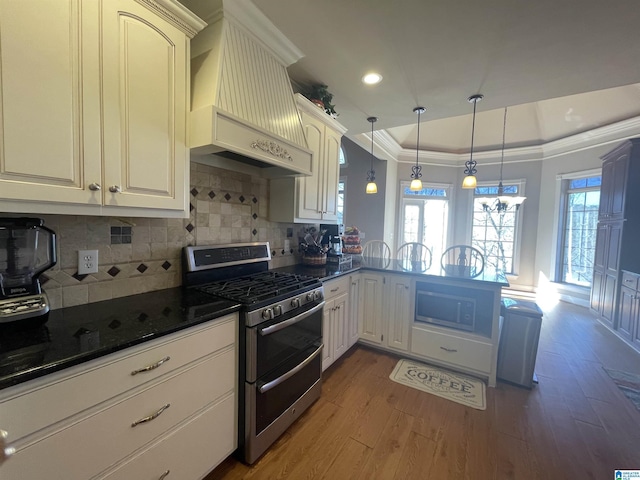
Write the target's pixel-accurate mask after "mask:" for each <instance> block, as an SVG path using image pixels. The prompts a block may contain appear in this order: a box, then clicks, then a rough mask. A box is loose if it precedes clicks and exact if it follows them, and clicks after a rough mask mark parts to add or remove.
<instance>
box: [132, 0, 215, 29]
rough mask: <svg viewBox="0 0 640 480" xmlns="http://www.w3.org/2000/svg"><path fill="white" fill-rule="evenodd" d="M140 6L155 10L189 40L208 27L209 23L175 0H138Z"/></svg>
mask: <svg viewBox="0 0 640 480" xmlns="http://www.w3.org/2000/svg"><path fill="white" fill-rule="evenodd" d="M136 2H138V3H139V4H141V5H143V6H144V7H146V8H148V9H149V10H153V11H154V12H155V13H156V15H159V16H160V17H162V18H163V19H164V20H166V21H167V22H169V23H171V24H172V25H174V26H175V27H177V28H179V29H180V30H181V31H182V32H183V33H184V34H185V35H187V36H188V37H189V38H193V37H195V35H196V34H197V33H198V32H199V31H200V30H202V29H203V28H204V27H206V26H207V23H206V22H205V21H204V20H202V19H201V18H200V17H198V16H197V15H196V14H194V13H193V12H192V11H191V10H189V9H188V8H187V7H185V6H184V5H182V4H181V3H178V2H175V1H173V0H136Z"/></svg>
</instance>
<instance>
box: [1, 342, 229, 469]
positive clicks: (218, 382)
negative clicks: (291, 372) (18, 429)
mask: <svg viewBox="0 0 640 480" xmlns="http://www.w3.org/2000/svg"><path fill="white" fill-rule="evenodd" d="M235 366H236V350H235V348H233V347H229V348H227V349H226V350H224V351H223V352H221V353H219V354H216V355H215V356H213V357H211V358H209V359H207V360H206V361H203V362H201V363H198V364H196V365H194V366H193V367H191V368H189V369H188V370H186V371H184V372H182V373H180V374H178V375H175V376H173V377H171V378H167V379H165V380H163V381H161V382H160V383H158V384H156V385H154V386H152V387H151V388H148V389H146V390H144V391H142V392H140V393H138V394H136V395H134V396H132V397H129V398H126V399H124V400H122V401H119V402H117V403H115V404H113V405H110V406H108V407H107V408H105V409H104V410H102V411H98V412H96V413H95V414H92V415H91V416H89V417H87V418H85V419H84V420H82V421H79V422H77V423H75V424H70V425H69V426H68V427H67V428H65V429H63V430H61V431H60V432H58V433H56V434H54V435H51V436H48V437H46V438H44V439H42V440H40V441H37V442H35V443H34V444H32V445H30V446H28V447H26V448H24V449H21V450H18V452H17V453H16V455H15V457H13V458H11V461H7V462H6V463H5V464H4V465H3V466H2V478H3V480H18V479H20V480H22V479H27V478H34V479H35V478H60V479H65V480H73V479H78V480H86V479H88V478H91V477H92V476H93V475H96V474H97V473H99V472H102V471H104V470H105V469H107V468H109V467H110V466H111V465H112V464H113V463H115V462H117V461H119V460H120V459H122V458H124V457H126V456H127V455H129V454H130V453H131V452H134V451H136V450H138V449H139V448H141V447H142V446H144V445H146V444H147V443H149V442H151V441H152V440H153V439H155V438H158V437H160V436H161V435H163V434H164V433H165V432H167V431H169V430H170V429H171V428H172V427H174V426H176V425H178V424H179V423H181V422H183V421H184V420H185V419H186V418H188V417H190V416H191V415H193V414H195V413H196V412H197V411H198V410H200V409H203V408H204V407H206V405H208V404H209V403H211V402H213V401H214V400H215V399H217V398H219V397H221V396H222V395H224V394H228V393H230V392H233V391H234V389H235V384H236V368H235ZM165 405H170V406H169V407H168V408H166V409H165V410H164V411H163V412H162V413H160V414H159V415H158V416H157V417H156V418H155V419H153V420H150V421H148V422H146V423H140V424H138V425H136V426H133V425H132V424H133V422H135V421H138V420H140V419H142V418H145V417H149V416H152V415H153V414H154V413H157V412H158V411H159V409H161V407H163V406H165ZM45 471H46V472H51V473H52V474H53V477H52V476H51V475H48V474H44V475H43V473H45ZM55 475H59V477H56V476H55Z"/></svg>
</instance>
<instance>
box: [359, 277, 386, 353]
mask: <svg viewBox="0 0 640 480" xmlns="http://www.w3.org/2000/svg"><path fill="white" fill-rule="evenodd" d="M383 291H384V276H383V275H379V274H375V273H363V274H362V276H361V277H360V295H361V297H362V309H361V314H360V319H359V320H360V321H359V324H358V331H359V334H360V338H361V339H363V340H367V341H369V342H372V343H376V344H382V342H383V341H384V336H383V333H382V320H383V318H382V305H383V303H382V294H383Z"/></svg>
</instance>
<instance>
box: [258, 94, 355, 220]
mask: <svg viewBox="0 0 640 480" xmlns="http://www.w3.org/2000/svg"><path fill="white" fill-rule="evenodd" d="M296 100H297V103H298V107H299V108H300V114H301V117H302V124H303V126H304V130H305V136H306V138H307V144H308V146H309V149H310V150H311V151H312V152H313V159H312V167H311V170H312V174H311V176H308V177H298V178H278V179H272V180H271V202H270V204H269V219H270V220H271V221H276V222H295V223H304V222H316V221H323V222H328V223H335V222H336V221H337V218H338V216H337V213H338V212H337V205H338V181H339V179H340V163H339V162H340V144H341V141H342V135H343V134H344V133H345V132H346V129H345V128H344V127H343V126H342V125H340V124H339V123H338V122H337V121H336V120H334V119H333V118H331V117H330V116H329V115H327V114H326V113H325V112H324V111H323V110H321V109H320V108H318V107H317V106H316V105H314V104H313V103H311V102H310V101H309V100H307V99H306V98H304V97H303V96H302V95H300V94H297V95H296Z"/></svg>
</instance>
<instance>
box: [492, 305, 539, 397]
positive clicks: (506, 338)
mask: <svg viewBox="0 0 640 480" xmlns="http://www.w3.org/2000/svg"><path fill="white" fill-rule="evenodd" d="M501 314H502V317H503V323H502V332H501V333H500V343H499V345H498V372H497V376H498V378H499V379H501V380H505V381H507V382H510V383H514V384H516V385H520V386H522V387H526V388H531V387H532V386H533V383H534V368H535V366H536V356H537V354H538V340H539V339H540V327H541V326H542V310H540V307H538V305H536V304H535V303H533V302H527V301H525V300H519V299H513V298H503V299H502V307H501Z"/></svg>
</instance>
